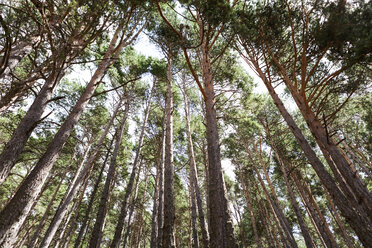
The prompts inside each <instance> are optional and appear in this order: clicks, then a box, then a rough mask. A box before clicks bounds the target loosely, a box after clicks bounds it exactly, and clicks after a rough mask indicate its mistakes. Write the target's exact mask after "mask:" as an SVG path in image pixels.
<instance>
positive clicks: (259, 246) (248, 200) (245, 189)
mask: <svg viewBox="0 0 372 248" xmlns="http://www.w3.org/2000/svg"><path fill="white" fill-rule="evenodd" d="M238 168H239V177H240V181H241V184H242V187H243V194H244V197H245V202H246V204H247V208H248V211H249V216H250V218H251V223H252V228H253V233H254V239H255V242H256V244H257V248H262V243H261V239H260V236H259V235H258V231H257V226H256V218H255V216H254V213H253V208H252V203H251V202H252V200H251V197H250V196H249V192H248V187H247V185H246V183H245V179H244V177H243V172H242V169H241V167H240V165H239V166H238Z"/></svg>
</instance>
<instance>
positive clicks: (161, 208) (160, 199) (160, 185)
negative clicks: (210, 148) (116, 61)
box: [157, 109, 167, 248]
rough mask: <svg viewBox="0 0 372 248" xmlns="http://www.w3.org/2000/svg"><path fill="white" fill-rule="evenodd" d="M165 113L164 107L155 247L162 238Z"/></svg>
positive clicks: (159, 244) (160, 242)
mask: <svg viewBox="0 0 372 248" xmlns="http://www.w3.org/2000/svg"><path fill="white" fill-rule="evenodd" d="M166 118H167V117H166V114H165V109H164V116H163V123H162V124H163V125H162V127H163V130H162V134H161V147H160V152H159V159H158V164H159V171H158V172H159V210H158V227H157V228H158V239H157V247H158V248H161V247H162V240H163V222H164V160H165V123H166Z"/></svg>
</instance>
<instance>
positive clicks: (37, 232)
mask: <svg viewBox="0 0 372 248" xmlns="http://www.w3.org/2000/svg"><path fill="white" fill-rule="evenodd" d="M64 179H65V176H64V175H62V176H61V180H60V182H59V183H58V185H57V188H56V189H55V191H54V194H53V195H52V198H51V199H50V200H49V204H48V207H47V208H46V209H45V211H44V214H43V217H41V220H40V221H39V224H38V225H37V227H36V230H35V232H34V234H33V235H32V238H31V241H30V242H29V243H28V245H27V247H29V248H33V247H35V246H36V243H37V241H38V239H39V237H40V233H41V230H42V228H43V227H44V222H45V220H46V219H47V218H48V214H49V211H50V209H51V208H52V206H53V203H54V200H55V198H56V196H57V193H58V191H59V188H60V187H61V185H62V183H63V180H64Z"/></svg>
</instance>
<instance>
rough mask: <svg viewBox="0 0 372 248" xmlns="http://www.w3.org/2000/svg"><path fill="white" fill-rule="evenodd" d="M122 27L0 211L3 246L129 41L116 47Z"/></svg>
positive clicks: (0, 240) (11, 237)
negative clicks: (79, 94)
mask: <svg viewBox="0 0 372 248" xmlns="http://www.w3.org/2000/svg"><path fill="white" fill-rule="evenodd" d="M121 29H122V25H120V26H119V27H118V29H117V31H116V32H115V34H114V36H113V38H112V40H111V43H110V45H109V48H108V50H107V52H106V54H105V56H104V58H103V60H102V61H101V63H100V65H99V66H98V68H97V70H96V72H95V73H94V75H93V77H92V79H91V80H90V82H89V83H88V85H87V87H86V89H85V91H84V93H83V94H82V95H81V97H80V98H79V100H78V101H77V103H76V104H75V106H74V107H73V109H72V111H71V113H70V114H69V115H68V117H67V118H66V120H65V122H64V123H63V124H62V126H61V128H60V129H59V130H58V132H57V133H56V135H55V136H54V138H53V140H52V141H51V142H50V144H49V146H48V148H47V150H46V152H45V153H44V155H43V156H42V157H41V158H40V160H39V161H38V163H37V164H36V166H35V168H34V169H33V170H32V171H31V173H30V174H29V175H28V177H27V178H26V179H25V180H24V182H23V183H22V185H21V186H20V187H19V188H18V190H17V193H16V194H15V195H14V197H13V198H12V200H11V201H9V202H8V204H7V205H6V206H5V208H4V209H3V210H2V211H1V212H0V246H3V247H9V246H12V244H13V242H14V240H15V236H16V235H17V233H18V230H19V228H20V226H21V225H22V223H23V222H24V220H25V218H26V217H27V215H28V213H29V211H30V208H31V206H32V204H33V202H34V201H35V199H36V197H37V195H38V194H39V192H40V190H41V187H42V185H43V184H44V182H45V180H46V178H47V176H48V174H49V172H50V170H51V169H52V167H53V165H54V163H55V161H56V160H57V158H58V156H59V153H60V151H61V150H62V148H63V146H64V144H65V143H66V141H67V139H68V137H69V136H70V133H71V131H72V130H73V128H74V126H75V125H76V123H77V122H78V120H79V118H80V116H81V114H82V113H83V111H84V109H85V107H86V106H87V104H88V102H89V100H90V99H91V97H92V96H93V94H94V92H95V90H96V88H97V87H98V85H99V82H100V81H101V79H102V77H103V75H104V73H105V71H106V70H107V68H108V67H109V66H110V65H111V64H112V63H113V62H114V60H115V59H113V58H117V57H118V55H119V53H120V51H121V50H122V48H123V47H124V45H125V43H119V44H118V45H117V46H116V47H115V45H116V42H117V40H118V38H119V34H120V32H121ZM26 115H27V114H26Z"/></svg>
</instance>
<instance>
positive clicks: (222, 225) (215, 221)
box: [201, 38, 237, 248]
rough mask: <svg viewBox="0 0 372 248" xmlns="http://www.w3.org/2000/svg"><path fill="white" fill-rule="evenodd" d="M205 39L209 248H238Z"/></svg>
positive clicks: (203, 56)
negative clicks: (227, 189)
mask: <svg viewBox="0 0 372 248" xmlns="http://www.w3.org/2000/svg"><path fill="white" fill-rule="evenodd" d="M208 46H209V45H208V44H207V41H206V39H205V38H204V40H203V42H202V44H201V51H202V76H203V81H204V91H205V94H206V98H205V99H204V101H205V108H206V111H205V113H206V114H205V115H206V132H207V144H208V195H209V205H208V208H209V211H210V213H209V214H210V223H209V225H208V227H209V233H210V246H211V247H216V248H227V247H229V248H233V247H237V243H236V240H235V237H234V228H233V223H232V220H231V216H230V211H229V207H228V200H227V195H226V189H225V184H224V180H223V175H222V168H221V151H220V140H219V134H218V125H217V115H216V108H215V93H214V85H213V76H212V68H211V62H210V58H209V50H208V49H209V48H208Z"/></svg>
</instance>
